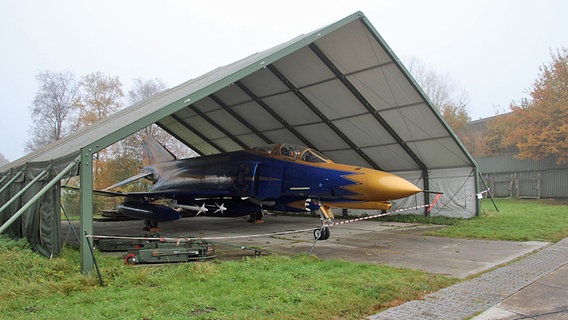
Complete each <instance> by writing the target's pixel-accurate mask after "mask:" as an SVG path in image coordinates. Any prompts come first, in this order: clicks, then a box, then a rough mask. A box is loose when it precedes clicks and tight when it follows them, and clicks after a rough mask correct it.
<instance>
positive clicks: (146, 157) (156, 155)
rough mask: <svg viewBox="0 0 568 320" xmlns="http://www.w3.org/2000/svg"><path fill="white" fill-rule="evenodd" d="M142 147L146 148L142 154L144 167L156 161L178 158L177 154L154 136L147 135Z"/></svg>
mask: <svg viewBox="0 0 568 320" xmlns="http://www.w3.org/2000/svg"><path fill="white" fill-rule="evenodd" d="M142 148H143V149H144V153H143V155H142V164H143V166H144V167H147V166H149V165H152V164H155V163H160V162H166V161H172V160H176V156H174V155H173V154H172V153H171V152H170V151H169V150H168V149H166V147H164V146H163V145H162V144H160V143H159V142H158V141H157V140H156V139H154V137H152V136H146V137H145V138H144V140H143V141H142Z"/></svg>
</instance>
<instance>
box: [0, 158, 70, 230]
mask: <svg viewBox="0 0 568 320" xmlns="http://www.w3.org/2000/svg"><path fill="white" fill-rule="evenodd" d="M77 161H78V158H77V159H75V161H73V162H71V163H70V164H69V165H67V167H65V169H63V170H61V172H60V173H59V174H58V175H56V176H55V178H53V179H52V180H51V181H49V182H48V183H47V184H46V185H45V186H44V187H43V188H42V189H41V190H40V191H39V192H38V193H37V194H36V195H35V196H33V197H32V198H31V199H30V201H28V202H26V204H24V205H23V206H22V207H21V208H20V210H18V212H16V213H14V215H13V216H12V217H10V219H8V221H6V223H4V224H3V225H2V227H0V233H2V232H4V231H5V230H6V229H7V228H8V227H9V226H10V225H11V224H12V223H13V222H14V221H16V220H17V219H18V218H19V217H20V216H21V215H22V214H24V212H26V210H28V209H29V208H30V207H31V206H32V205H33V204H34V203H36V201H38V200H39V199H40V198H41V197H42V196H43V195H44V194H45V193H46V192H47V191H49V189H51V188H52V187H53V186H54V185H55V184H56V183H59V181H61V179H63V176H65V175H66V174H67V173H68V172H69V171H70V170H71V169H73V167H74V166H75V165H76V164H77Z"/></svg>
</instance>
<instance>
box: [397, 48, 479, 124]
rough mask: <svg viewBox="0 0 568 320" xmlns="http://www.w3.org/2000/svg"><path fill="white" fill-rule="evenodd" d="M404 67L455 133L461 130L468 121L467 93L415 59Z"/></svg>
mask: <svg viewBox="0 0 568 320" xmlns="http://www.w3.org/2000/svg"><path fill="white" fill-rule="evenodd" d="M405 66H406V67H407V68H408V71H409V72H410V73H411V74H412V76H413V77H414V79H416V81H417V82H418V84H419V85H420V87H421V88H422V90H424V93H425V94H426V96H428V98H429V99H430V101H431V102H432V104H434V107H435V108H436V109H437V110H438V111H439V112H440V114H441V115H442V116H443V117H444V119H445V120H446V122H448V124H449V125H450V126H451V127H452V128H453V129H454V130H456V131H458V130H460V129H461V128H463V127H464V126H465V125H466V124H467V122H468V121H469V115H468V104H469V95H468V93H467V91H466V90H465V89H464V88H460V87H458V86H457V85H456V84H455V81H453V80H452V78H451V76H450V75H449V74H439V73H437V72H436V71H435V70H434V69H433V68H431V67H426V66H425V65H424V64H423V63H422V62H420V60H418V59H417V58H414V57H412V58H410V59H409V61H408V62H407V63H405Z"/></svg>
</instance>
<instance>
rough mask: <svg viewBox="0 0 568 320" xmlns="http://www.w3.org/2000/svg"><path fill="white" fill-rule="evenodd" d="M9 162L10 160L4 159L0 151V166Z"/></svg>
mask: <svg viewBox="0 0 568 320" xmlns="http://www.w3.org/2000/svg"><path fill="white" fill-rule="evenodd" d="M8 163H10V160H8V159H6V157H5V156H4V155H3V154H1V153H0V167H1V166H3V165H5V164H8Z"/></svg>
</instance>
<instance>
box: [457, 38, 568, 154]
mask: <svg viewBox="0 0 568 320" xmlns="http://www.w3.org/2000/svg"><path fill="white" fill-rule="evenodd" d="M550 59H551V60H550V62H548V63H545V64H543V65H542V66H541V67H540V70H539V74H538V76H537V79H536V80H535V82H534V83H533V84H532V86H531V88H530V92H529V97H527V98H524V99H522V100H520V101H513V102H512V103H511V104H510V106H509V108H510V112H509V113H507V114H504V115H501V116H498V117H494V118H493V119H492V120H490V121H488V122H487V128H486V130H485V131H481V132H475V131H473V132H462V134H461V136H460V137H461V140H462V141H463V142H464V144H465V145H466V147H467V148H468V150H469V151H470V152H471V153H472V154H473V156H476V157H483V156H492V155H499V154H513V155H514V156H515V157H517V158H519V159H534V160H542V159H545V158H549V157H551V158H553V159H555V161H556V163H557V164H564V163H568V49H567V48H561V49H558V50H556V51H552V52H551V53H550Z"/></svg>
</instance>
